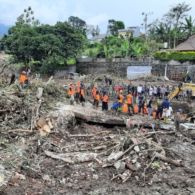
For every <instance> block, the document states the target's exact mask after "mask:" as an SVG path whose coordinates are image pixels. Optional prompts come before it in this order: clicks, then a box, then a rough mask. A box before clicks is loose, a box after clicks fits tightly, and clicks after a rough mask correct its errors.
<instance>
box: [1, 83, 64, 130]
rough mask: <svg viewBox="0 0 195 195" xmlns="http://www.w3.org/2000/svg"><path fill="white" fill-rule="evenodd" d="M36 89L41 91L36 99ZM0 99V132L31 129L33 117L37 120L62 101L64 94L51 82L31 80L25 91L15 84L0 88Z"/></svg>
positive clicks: (62, 90)
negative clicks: (0, 130)
mask: <svg viewBox="0 0 195 195" xmlns="http://www.w3.org/2000/svg"><path fill="white" fill-rule="evenodd" d="M38 89H42V94H41V97H37V93H38ZM0 99H1V102H0V128H1V129H2V130H8V129H32V127H31V126H32V122H33V121H32V119H33V117H36V118H39V117H40V116H42V115H44V114H46V113H47V112H48V110H49V109H51V108H52V107H53V106H54V105H55V103H56V102H57V101H63V100H64V99H65V92H64V89H63V87H60V86H59V85H57V84H56V83H55V82H54V81H53V80H50V81H49V82H48V83H46V82H42V81H40V80H33V81H32V83H31V84H30V86H29V87H28V88H26V89H21V87H20V86H19V85H18V84H17V83H16V84H12V85H10V86H6V87H3V88H0ZM40 99H41V101H40Z"/></svg>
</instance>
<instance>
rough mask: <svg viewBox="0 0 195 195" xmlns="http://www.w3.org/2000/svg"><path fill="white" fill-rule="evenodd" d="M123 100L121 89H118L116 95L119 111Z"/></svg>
mask: <svg viewBox="0 0 195 195" xmlns="http://www.w3.org/2000/svg"><path fill="white" fill-rule="evenodd" d="M123 101H124V96H123V91H122V90H120V92H119V95H118V110H120V111H121V108H122V105H123Z"/></svg>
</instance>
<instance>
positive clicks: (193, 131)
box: [189, 130, 195, 139]
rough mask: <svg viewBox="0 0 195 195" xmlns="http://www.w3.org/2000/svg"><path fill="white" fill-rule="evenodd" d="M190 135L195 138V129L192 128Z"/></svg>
mask: <svg viewBox="0 0 195 195" xmlns="http://www.w3.org/2000/svg"><path fill="white" fill-rule="evenodd" d="M189 135H190V137H191V138H192V139H195V130H191V131H190V132H189Z"/></svg>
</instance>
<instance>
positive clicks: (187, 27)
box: [183, 16, 195, 38]
mask: <svg viewBox="0 0 195 195" xmlns="http://www.w3.org/2000/svg"><path fill="white" fill-rule="evenodd" d="M183 29H184V31H185V32H186V33H187V38H188V37H190V36H192V34H193V33H195V26H194V20H193V19H192V16H189V17H188V18H187V17H186V18H185V21H184V23H183Z"/></svg>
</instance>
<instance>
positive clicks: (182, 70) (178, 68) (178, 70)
mask: <svg viewBox="0 0 195 195" xmlns="http://www.w3.org/2000/svg"><path fill="white" fill-rule="evenodd" d="M166 66H167V77H168V78H169V79H171V80H177V81H182V80H183V77H184V76H185V75H186V72H187V71H189V74H190V76H191V78H192V80H193V82H195V64H193V63H190V62H184V63H180V62H178V61H170V62H161V61H153V62H152V74H153V75H156V76H164V75H165V68H166Z"/></svg>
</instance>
